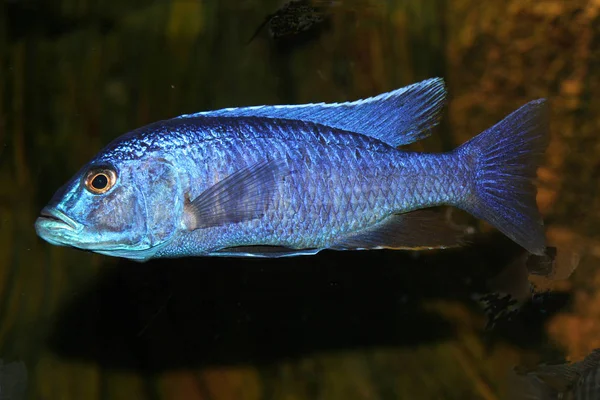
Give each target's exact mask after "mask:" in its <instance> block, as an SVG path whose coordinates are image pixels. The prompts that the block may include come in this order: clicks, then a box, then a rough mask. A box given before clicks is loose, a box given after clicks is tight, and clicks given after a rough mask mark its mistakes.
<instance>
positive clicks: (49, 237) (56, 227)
mask: <svg viewBox="0 0 600 400" xmlns="http://www.w3.org/2000/svg"><path fill="white" fill-rule="evenodd" d="M82 228H83V225H81V224H80V223H78V222H76V221H75V220H73V219H72V218H70V217H68V216H67V215H65V214H64V213H63V212H61V211H58V210H57V209H55V208H50V207H45V208H44V209H43V210H42V211H41V212H40V216H39V217H38V219H37V220H36V221H35V230H36V232H37V234H38V235H39V236H40V237H41V238H42V239H44V240H46V241H48V242H50V243H53V244H62V242H64V239H65V238H66V237H67V236H72V235H73V234H75V233H77V232H79V231H81V229H82ZM61 239H63V240H61Z"/></svg>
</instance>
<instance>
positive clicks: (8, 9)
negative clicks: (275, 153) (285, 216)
mask: <svg viewBox="0 0 600 400" xmlns="http://www.w3.org/2000/svg"><path fill="white" fill-rule="evenodd" d="M285 3H286V2H285V1H280V0H119V1H100V0H1V1H0V182H1V185H0V359H2V360H3V362H4V364H2V363H0V389H1V390H3V391H0V399H8V398H11V399H13V398H14V399H17V398H23V399H36V400H38V399H39V400H54V399H61V400H72V399H73V400H85V399H91V400H104V399H110V400H120V399H128V400H129V399H153V400H154V399H161V400H162V399H165V400H175V399H189V400H230V399H231V400H237V399H239V400H255V399H256V400H259V399H265V400H268V399H277V400H279V399H286V400H304V399H344V400H354V399H484V400H493V399H504V398H513V397H511V396H512V395H510V394H509V393H511V390H513V389H512V388H511V383H510V379H509V375H510V371H512V370H513V367H514V366H516V365H536V364H537V363H539V362H543V361H548V360H556V359H561V360H562V359H566V360H572V361H577V360H581V359H583V357H584V356H585V355H587V354H588V353H589V352H590V351H591V350H592V349H594V348H598V347H600V290H599V289H600V273H599V271H600V270H599V269H598V266H599V265H600V228H599V226H600V185H599V184H598V180H599V179H600V139H599V136H600V112H599V111H600V96H599V94H600V52H599V50H600V2H598V1H597V0H571V1H568V2H565V1H560V0H488V1H485V2H481V1H479V0H452V1H450V0H337V1H321V2H320V4H313V5H312V6H313V7H316V8H314V10H316V13H317V14H316V16H315V15H311V16H310V17H306V14H305V13H306V12H307V11H293V10H292V11H290V10H289V9H288V11H285V7H286V4H285ZM288 6H289V5H288ZM282 10H283V11H282ZM278 12H279V14H277V13H278ZM286 12H287V14H286ZM290 12H291V14H290ZM294 13H296V14H294ZM264 22H267V23H266V25H264V26H263V23H264ZM302 24H303V25H302ZM302 26H303V27H304V28H306V30H304V31H303V30H302V29H301V27H302ZM255 33H257V34H256V35H255ZM435 76H440V77H443V78H445V80H446V83H447V88H448V98H449V101H448V104H447V107H446V111H445V115H444V118H443V120H442V122H441V124H440V126H439V127H437V128H436V130H435V132H434V134H433V135H432V137H431V138H428V139H427V140H425V141H423V142H421V143H417V144H415V145H413V146H411V149H413V150H426V151H446V150H450V149H452V148H454V147H456V146H457V145H458V144H460V143H462V142H464V141H466V140H467V139H469V138H471V137H473V136H475V135H476V134H478V133H479V132H481V131H482V130H484V129H486V128H488V127H489V126H491V125H492V124H494V123H495V122H497V121H499V120H500V119H502V118H503V117H504V116H506V115H507V114H508V113H510V112H511V111H513V110H515V109H516V108H518V107H519V106H521V105H523V104H525V103H526V102H528V101H530V100H533V99H536V98H540V97H547V98H548V99H549V104H550V107H551V143H550V147H549V148H548V151H547V154H546V157H545V161H544V165H543V167H542V168H540V170H539V195H538V203H539V206H540V208H541V210H542V212H543V214H544V216H545V220H546V225H547V237H548V241H549V243H550V245H552V246H555V247H556V249H557V253H556V259H555V266H554V268H555V269H554V271H553V273H552V274H551V276H549V277H545V276H539V275H535V274H531V275H530V276H527V271H525V275H523V265H524V264H525V263H526V261H525V260H526V258H524V257H526V255H523V254H522V250H521V249H519V248H518V247H517V246H516V245H514V244H513V243H512V242H510V241H509V240H507V239H506V238H504V237H502V235H495V234H494V232H493V231H490V230H489V229H488V228H487V227H485V226H483V227H481V229H482V230H483V231H486V232H487V231H489V235H488V236H486V238H487V239H486V240H482V243H480V244H478V245H477V246H474V247H471V248H468V249H461V250H458V251H454V250H453V251H447V252H438V253H419V254H412V253H408V252H388V251H376V252H359V253H335V252H323V253H321V254H319V255H318V256H314V257H302V258H296V259H289V260H283V261H282V260H243V259H205V258H196V259H176V260H159V261H151V262H148V263H144V264H138V263H134V262H128V261H125V260H119V259H116V258H110V257H104V256H100V255H95V254H91V253H86V252H82V251H78V250H74V249H66V248H59V247H56V246H51V245H49V244H48V243H45V242H43V241H42V240H41V239H39V238H38V237H37V236H36V234H35V231H34V229H33V223H34V221H35V218H36V217H37V215H38V213H39V211H40V209H41V208H42V207H43V206H44V205H45V204H46V202H47V201H48V200H49V199H50V197H51V196H52V194H53V193H54V191H55V190H56V189H58V187H60V186H61V185H62V184H63V183H64V182H66V181H67V179H69V178H70V177H71V176H72V175H73V174H74V173H75V172H76V171H77V170H78V169H79V168H80V167H81V166H82V165H83V164H84V163H85V162H86V161H87V160H88V159H89V158H90V157H91V156H92V155H93V154H95V153H96V152H97V151H98V150H100V148H101V147H103V146H104V145H105V144H106V143H108V142H109V141H110V140H112V139H114V138H116V137H117V136H119V135H121V134H122V133H125V132H127V131H129V130H132V129H134V128H137V127H140V126H142V125H144V124H147V123H150V122H154V121H157V120H160V119H165V118H170V117H174V116H177V115H180V114H184V113H192V112H195V111H201V110H210V109H217V108H222V107H232V106H242V105H258V104H294V103H306V102H322V101H324V102H335V101H349V100H356V99H359V98H364V97H369V96H373V95H376V94H379V93H382V92H385V91H389V90H393V89H396V88H399V87H402V86H405V85H408V84H411V83H414V82H417V81H420V80H423V79H426V78H430V77H435ZM498 279H500V280H503V281H504V282H505V283H506V281H508V282H513V283H514V285H515V286H520V287H519V288H517V289H515V291H514V293H513V295H514V296H513V297H515V298H517V300H519V303H518V304H517V305H515V304H512V305H511V306H510V307H508V306H505V305H503V304H502V303H501V302H500V300H498V301H497V303H498V304H497V306H495V308H494V307H492V308H494V309H498V310H499V311H498V312H495V314H494V312H491V311H490V308H489V307H488V310H487V313H486V312H484V307H483V305H482V304H483V303H482V301H481V298H482V297H481V296H482V293H483V294H485V293H488V294H489V293H492V294H493V292H494V290H495V289H494V288H495V286H494V285H495V284H496V283H497V281H498ZM523 280H524V281H523ZM529 282H531V283H532V284H534V285H535V288H536V289H535V290H536V294H535V295H528V293H529V292H528V290H529ZM523 285H525V286H524V287H525V289H523ZM548 290H549V291H548ZM517 293H520V294H517ZM523 293H525V295H523ZM487 304H490V303H487ZM490 313H492V314H494V315H496V314H498V315H497V317H498V318H497V321H496V323H495V324H493V326H490V324H489V318H490ZM11 363H13V365H17V364H14V363H19V364H18V365H19V366H20V367H19V368H13V369H10V368H8V366H9V365H10V364H11ZM3 365H4V366H3ZM23 365H24V366H25V368H22V366H23ZM25 370H26V373H25V372H23V371H25ZM11 371H12V372H11ZM15 371H16V372H15ZM19 371H20V372H19ZM9 372H10V373H9ZM11 373H12V375H11ZM13 378H14V379H13ZM10 390H14V392H13V394H12V397H9V395H11V393H9V391H10ZM3 396H4V397H3Z"/></svg>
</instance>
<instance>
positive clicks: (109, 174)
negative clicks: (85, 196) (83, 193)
mask: <svg viewBox="0 0 600 400" xmlns="http://www.w3.org/2000/svg"><path fill="white" fill-rule="evenodd" d="M116 182H117V174H116V173H115V171H113V170H112V169H109V168H98V169H92V170H90V171H89V172H88V173H87V175H86V178H85V187H86V189H87V190H89V191H90V192H91V193H93V194H102V193H106V192H108V191H109V190H110V188H112V187H113V186H114V185H115V183H116Z"/></svg>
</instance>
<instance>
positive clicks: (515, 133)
mask: <svg viewBox="0 0 600 400" xmlns="http://www.w3.org/2000/svg"><path fill="white" fill-rule="evenodd" d="M444 93H445V92H444V90H443V82H442V81H441V80H439V79H433V80H428V81H424V82H421V83H418V84H415V85H411V86H408V87H407V88H403V89H400V90H399V91H395V92H391V93H384V94H382V95H380V96H377V97H375V98H370V99H366V100H360V101H357V102H352V103H341V104H323V103H321V104H309V105H298V106H258V107H246V108H232V109H222V110H217V111H212V112H201V113H196V114H190V115H183V116H180V117H178V118H174V119H171V120H166V121H160V122H156V123H154V124H150V125H148V126H145V127H142V128H140V129H137V130H134V131H132V132H130V133H128V134H125V135H123V136H121V137H120V138H117V139H116V140H115V141H113V142H112V143H110V144H109V145H108V146H107V147H105V148H104V149H103V150H102V151H100V153H98V155H97V156H96V157H94V158H93V159H92V160H91V161H90V162H89V163H88V164H87V165H86V166H84V167H83V168H82V170H80V171H79V173H78V174H76V175H75V177H74V178H73V179H72V180H71V181H70V182H69V183H67V184H66V185H65V186H64V187H63V188H62V189H61V190H59V191H58V192H57V193H56V195H55V196H54V198H53V199H52V200H51V202H50V204H49V205H48V206H47V207H46V208H45V209H44V210H43V211H42V216H41V217H40V218H39V219H38V221H37V222H36V229H37V232H38V234H39V235H40V236H41V237H42V238H44V239H45V240H47V241H49V242H50V243H53V244H58V245H70V246H74V247H78V248H82V249H87V250H92V251H95V252H98V253H102V254H107V255H112V256H120V257H126V258H130V259H135V260H138V261H145V260H147V259H150V258H157V257H182V256H259V257H281V256H295V255H303V254H304V255H307V254H315V253H317V252H319V251H321V250H323V249H336V250H352V249H379V248H392V249H405V248H444V247H453V246H456V245H458V244H459V243H460V241H461V238H460V237H461V235H462V232H457V231H456V230H452V229H450V228H449V227H448V225H447V224H444V223H443V221H440V219H439V218H438V216H437V214H436V213H431V212H428V211H427V210H425V209H427V208H429V207H433V206H437V205H443V204H444V205H453V206H456V207H459V208H462V209H465V210H467V211H469V212H471V213H472V214H474V215H475V216H477V217H480V218H483V219H485V220H487V221H488V222H491V223H492V224H493V225H495V226H496V227H498V228H499V229H500V230H502V231H503V232H504V233H505V234H507V235H508V236H509V237H511V238H512V239H513V240H515V241H516V242H517V243H519V244H521V245H522V246H523V247H525V248H526V249H527V250H529V251H530V252H532V253H535V254H543V252H544V250H545V245H544V235H543V230H542V226H541V221H540V218H539V214H538V212H537V208H536V205H535V186H534V185H533V183H532V182H531V179H533V177H534V175H535V170H536V164H535V163H536V162H537V158H536V156H538V155H539V153H541V152H542V151H543V149H544V147H545V144H546V139H547V137H546V136H547V135H546V131H547V125H546V122H545V104H544V102H543V101H542V100H539V101H534V102H531V103H529V104H527V105H526V106H524V107H522V108H521V109H519V110H517V111H516V112H515V113H513V114H512V115H511V116H509V117H507V118H506V119H505V120H504V121H502V122H500V123H499V124H497V125H495V126H494V127H492V128H490V129H489V130H488V131H486V132H484V133H483V134H481V135H479V136H477V137H475V138H473V139H472V140H471V141H469V142H467V143H465V144H464V145H462V146H460V147H459V148H457V149H456V150H454V151H452V152H449V153H443V154H428V153H416V152H406V151H402V150H400V149H398V148H397V146H399V145H402V144H407V143H410V142H413V141H415V140H419V139H421V138H423V137H425V136H427V135H428V134H429V128H430V127H431V126H433V125H435V123H437V119H438V117H439V112H440V108H441V105H442V104H443V99H444ZM105 183H106V184H105ZM90 185H91V186H90Z"/></svg>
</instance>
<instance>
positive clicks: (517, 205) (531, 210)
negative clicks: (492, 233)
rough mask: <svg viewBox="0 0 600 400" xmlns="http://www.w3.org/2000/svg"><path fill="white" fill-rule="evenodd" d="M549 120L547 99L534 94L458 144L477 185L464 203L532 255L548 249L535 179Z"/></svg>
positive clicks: (545, 144)
mask: <svg viewBox="0 0 600 400" xmlns="http://www.w3.org/2000/svg"><path fill="white" fill-rule="evenodd" d="M548 120H549V118H548V107H547V104H546V101H545V100H544V99H540V100H534V101H531V102H529V103H527V104H525V105H524V106H522V107H521V108H519V109H518V110H516V111H514V112H513V113H512V114H510V115H509V116H507V117H506V118H504V119H503V120H502V121H500V122H499V123H497V124H496V125H494V126H493V127H491V128H489V129H488V130H486V131H484V132H482V133H481V134H479V135H478V136H476V137H474V138H473V139H471V140H470V141H468V142H467V143H465V144H463V145H462V146H461V147H460V148H459V149H458V152H459V154H460V156H461V157H464V159H465V160H472V161H471V162H472V163H473V164H472V165H473V167H474V168H475V173H474V179H475V184H474V189H475V190H474V191H473V195H472V196H471V197H470V198H469V199H468V200H467V201H465V204H463V206H464V208H465V209H466V210H467V211H469V212H470V213H472V214H473V215H474V216H476V217H478V218H481V219H483V220H484V221H487V222H488V223H490V224H492V225H493V226H494V227H496V228H497V229H498V230H500V231H501V232H502V233H504V234H505V235H506V236H508V237H509V238H511V239H512V240H514V241H515V242H516V243H518V244H519V245H521V246H523V247H524V248H525V249H526V250H527V251H529V252H530V253H533V254H536V255H543V254H544V251H545V249H546V245H545V243H546V239H545V234H544V227H543V222H542V218H541V215H540V213H539V211H538V208H537V203H536V193H537V190H536V186H535V184H534V179H535V178H536V172H537V168H538V166H539V163H540V161H541V156H542V155H543V153H544V151H545V149H546V147H547V145H548V136H549V135H548V132H549V123H548Z"/></svg>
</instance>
